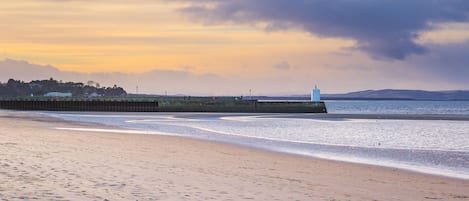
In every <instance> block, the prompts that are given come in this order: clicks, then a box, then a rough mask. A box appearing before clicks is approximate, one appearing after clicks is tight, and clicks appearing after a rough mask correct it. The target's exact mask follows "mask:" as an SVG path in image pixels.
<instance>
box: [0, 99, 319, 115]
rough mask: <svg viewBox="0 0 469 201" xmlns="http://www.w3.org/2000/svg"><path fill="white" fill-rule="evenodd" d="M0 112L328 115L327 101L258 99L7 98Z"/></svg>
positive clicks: (0, 103)
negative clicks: (262, 100) (4, 110)
mask: <svg viewBox="0 0 469 201" xmlns="http://www.w3.org/2000/svg"><path fill="white" fill-rule="evenodd" d="M0 109H10V110H44V111H96V112H230V113H327V109H326V105H325V103H324V102H259V101H257V100H238V99H234V98H233V99H229V98H224V99H219V100H215V99H210V98H192V99H186V98H184V99H183V98H176V99H174V98H173V99H168V98H161V99H149V98H144V99H131V98H119V99H112V98H110V99H57V98H54V99H28V98H26V99H7V100H0Z"/></svg>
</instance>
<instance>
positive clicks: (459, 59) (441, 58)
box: [408, 41, 469, 86]
mask: <svg viewBox="0 0 469 201" xmlns="http://www.w3.org/2000/svg"><path fill="white" fill-rule="evenodd" d="M429 49H430V50H431V53H430V54H428V55H425V56H418V57H414V58H412V59H409V60H408V63H409V64H410V65H413V66H415V69H418V70H419V71H420V73H422V74H424V75H427V79H428V82H435V81H439V80H446V81H447V82H453V83H458V84H462V85H465V86H469V57H468V54H467V53H468V52H469V41H466V42H463V43H452V44H430V45H429Z"/></svg>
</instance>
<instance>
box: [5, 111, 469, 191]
mask: <svg viewBox="0 0 469 201" xmlns="http://www.w3.org/2000/svg"><path fill="white" fill-rule="evenodd" d="M0 125H1V129H0V200H2V199H3V200H106V199H107V200H469V181H468V180H459V179H453V178H446V177H440V176H434V175H426V174H420V173H414V172H409V171H403V170H398V169H392V168H383V167H376V166H367V165H359V164H351V163H343V162H336V161H328V160H321V159H313V158H306V157H301V156H295V155H288V154H280V153H273V152H268V151H262V150H256V149H250V148H245V147H239V146H235V145H228V144H223V143H215V142H207V141H199V140H192V139H185V138H179V137H168V136H154V135H153V136H152V135H131V134H113V133H94V132H79V131H65V130H55V129H53V128H55V127H74V128H90V127H96V126H97V125H92V124H85V123H71V122H64V121H61V120H57V119H53V118H50V117H43V116H38V115H35V114H29V113H17V112H5V111H0Z"/></svg>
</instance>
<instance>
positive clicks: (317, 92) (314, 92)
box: [311, 85, 321, 102]
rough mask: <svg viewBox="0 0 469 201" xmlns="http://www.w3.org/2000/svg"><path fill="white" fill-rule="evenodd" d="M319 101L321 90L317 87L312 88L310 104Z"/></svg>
mask: <svg viewBox="0 0 469 201" xmlns="http://www.w3.org/2000/svg"><path fill="white" fill-rule="evenodd" d="M319 101H321V90H320V89H318V86H317V85H316V86H314V89H313V90H312V91H311V102H319Z"/></svg>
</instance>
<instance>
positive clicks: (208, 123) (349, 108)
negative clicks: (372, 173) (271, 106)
mask: <svg viewBox="0 0 469 201" xmlns="http://www.w3.org/2000/svg"><path fill="white" fill-rule="evenodd" d="M448 103H450V102H425V103H416V102H410V103H406V104H404V105H405V106H403V105H402V104H400V102H398V101H390V102H381V101H377V102H371V103H368V105H369V107H368V108H366V105H367V104H366V102H365V101H355V102H354V101H344V102H340V101H334V102H331V103H330V102H326V104H327V106H328V110H329V112H332V113H347V114H351V113H360V114H363V113H367V114H434V115H439V114H453V115H468V112H467V111H468V109H469V104H468V103H467V102H455V103H453V104H448ZM435 105H439V106H438V107H437V106H435ZM407 107H410V109H409V110H406V109H402V108H407ZM425 107H427V108H425ZM403 111H405V112H408V113H403ZM46 114H47V115H51V116H55V117H59V118H63V119H66V120H72V121H84V122H96V123H102V124H107V125H113V126H118V127H120V128H121V129H122V130H121V131H120V132H124V133H129V134H132V133H134V134H160V135H175V136H184V137H190V138H196V139H203V140H212V141H219V142H227V143H233V144H238V145H244V146H249V147H254V148H260V149H266V150H272V151H277V152H284V153H292V154H300V155H304V156H311V157H319V158H326V159H333V160H340V161H348V162H355V163H364V164H372V165H380V166H387V167H395V168H402V169H407V170H413V171H419V172H425V173H431V174H438V175H445V176H451V177H457V178H465V179H469V121H441V120H381V119H366V120H365V119H340V118H327V116H326V117H324V116H321V117H320V118H319V117H318V116H317V115H314V114H288V115H279V114H227V113H68V112H60V113H59V112H47V113H46ZM60 129H70V130H73V129H75V130H77V128H60ZM80 129H81V130H89V131H103V132H108V131H107V130H99V129H98V130H96V129H90V128H85V129H83V128H78V130H80ZM114 131H115V130H114ZM109 132H110V131H109Z"/></svg>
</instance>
